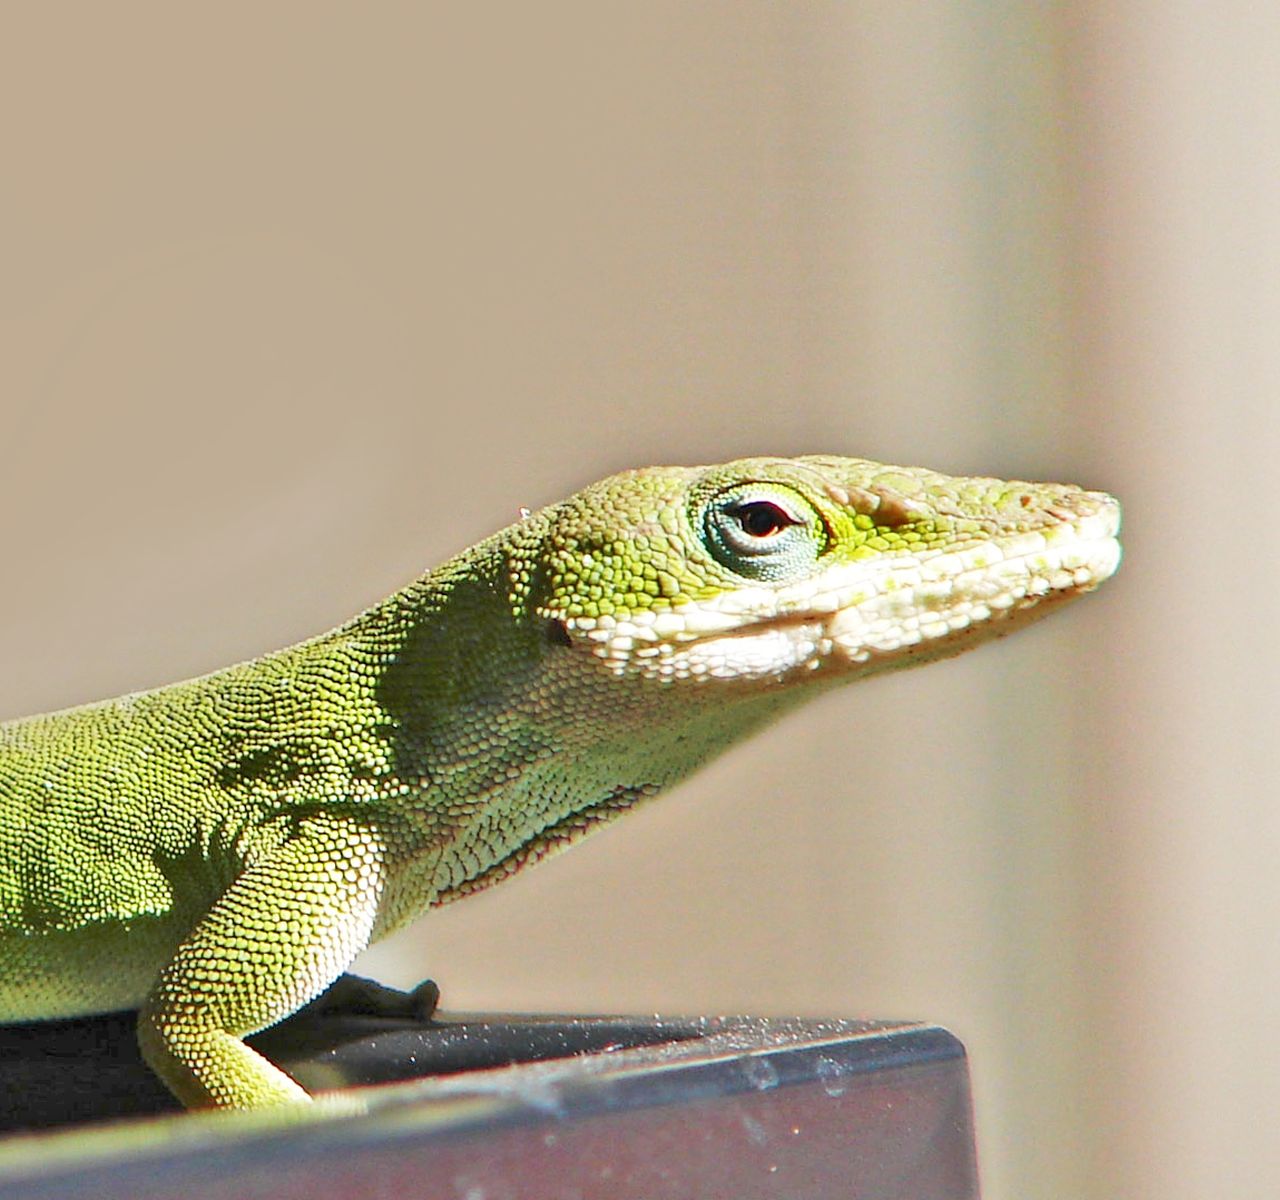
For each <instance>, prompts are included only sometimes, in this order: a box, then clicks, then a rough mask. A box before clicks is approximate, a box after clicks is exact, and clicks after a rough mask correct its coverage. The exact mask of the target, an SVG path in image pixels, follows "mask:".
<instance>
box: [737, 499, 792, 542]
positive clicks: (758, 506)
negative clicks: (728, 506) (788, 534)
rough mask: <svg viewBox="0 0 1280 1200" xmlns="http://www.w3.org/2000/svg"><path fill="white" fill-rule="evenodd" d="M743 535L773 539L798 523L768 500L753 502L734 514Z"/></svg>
mask: <svg viewBox="0 0 1280 1200" xmlns="http://www.w3.org/2000/svg"><path fill="white" fill-rule="evenodd" d="M734 516H736V517H737V518H738V524H739V525H741V526H742V531H743V533H746V534H750V535H751V537H755V538H767V537H772V536H773V535H774V534H776V533H780V532H781V531H782V530H784V529H786V528H787V527H788V526H789V525H794V524H795V523H796V522H795V520H794V518H792V517H791V516H790V514H788V513H787V512H786V511H785V510H784V509H783V508H781V507H780V506H779V505H777V504H772V503H770V502H769V501H768V500H753V501H752V502H751V503H749V504H744V505H742V507H741V508H739V509H738V511H737V512H736V513H735V514H734Z"/></svg>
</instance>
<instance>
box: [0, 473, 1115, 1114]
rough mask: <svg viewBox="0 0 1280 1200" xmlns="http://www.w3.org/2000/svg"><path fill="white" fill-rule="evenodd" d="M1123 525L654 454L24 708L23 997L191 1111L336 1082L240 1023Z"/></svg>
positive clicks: (955, 636) (19, 768) (1052, 592)
mask: <svg viewBox="0 0 1280 1200" xmlns="http://www.w3.org/2000/svg"><path fill="white" fill-rule="evenodd" d="M1119 523H1120V510H1119V506H1118V505H1117V503H1116V501H1115V500H1113V499H1112V498H1111V497H1109V496H1106V495H1103V494H1101V493H1099V492H1088V491H1083V490H1081V489H1079V488H1075V487H1070V486H1067V485H1060V484H1039V483H1018V482H1005V481H1003V480H999V479H966V478H952V477H949V476H946V475H940V474H938V473H936V472H933V471H926V470H920V469H915V468H907V467H892V466H885V465H882V464H879V463H874V462H868V461H865V460H862V459H853V458H836V457H825V456H824V457H808V458H796V459H785V458H754V459H744V460H742V461H739V462H732V463H726V464H725V465H723V466H714V467H650V468H646V469H643V470H636V471H628V472H624V473H623V474H620V475H615V476H613V477H612V478H610V479H606V480H604V481H603V482H601V483H597V484H594V485H593V486H591V487H588V488H586V489H585V490H584V491H581V492H579V493H578V494H577V495H575V496H572V497H570V498H569V499H568V500H565V501H564V502H562V503H560V504H556V505H552V506H551V507H549V508H545V509H542V510H541V511H539V512H536V513H532V514H529V515H527V516H525V517H523V518H522V519H521V520H520V521H519V522H517V523H516V524H515V525H512V526H511V527H510V528H508V529H505V530H503V531H502V532H500V533H497V534H495V535H494V536H493V537H491V538H489V539H488V540H486V541H484V542H481V543H480V544H479V545H477V546H473V547H472V548H471V549H469V550H466V551H464V552H463V553H462V554H460V555H458V556H457V557H456V558H454V559H452V560H450V561H449V562H447V563H445V564H444V565H443V566H441V567H439V568H437V569H436V570H434V571H431V572H430V573H428V574H426V575H424V576H422V577H421V578H419V579H417V580H416V581H414V582H413V583H411V584H409V585H408V586H407V587H405V588H404V589H402V590H401V591H399V592H396V593H395V594H394V595H392V596H389V597H388V598H387V599H386V600H384V601H382V602H381V603H379V604H377V605H375V606H374V607H373V608H371V609H369V610H368V611H367V612H365V613H363V614H361V615H360V616H358V617H356V618H355V619H353V620H351V621H349V622H348V623H346V624H345V625H342V626H340V627H339V628H337V629H335V630H333V631H332V632H330V633H327V634H324V635H322V636H320V637H317V638H314V639H312V640H310V641H306V642H302V643H300V644H299V645H296V646H292V647H290V648H288V649H286V650H282V651H280V652H278V653H276V654H270V655H267V656H265V657H263V658H260V659H256V660H254V661H252V662H247V663H242V664H240V665H238V666H234V667H230V668H228V669H226V670H224V671H219V672H217V673H215V674H212V675H207V676H204V677H203V678H200V679H194V680H190V681H188V682H186V683H178V684H174V685H172V686H170V687H164V688H159V689H157V690H155V691H151V692H144V693H141V694H137V695H130V696H124V697H121V698H119V699H117V700H110V701H106V702H104V703H98V704H91V705H87V706H85V707H82V708H76V709H70V710H67V711H65V712H60V713H53V714H51V715H48V716H40V717H31V718H28V719H26V720H21V721H15V722H11V723H9V724H7V725H0V1020H8V1021H27V1020H34V1019H41V1018H52V1017H66V1016H72V1015H76V1014H83V1013H92V1012H104V1011H110V1010H113V1009H120V1008H128V1007H138V1008H140V1009H141V1012H140V1016H139V1038H140V1041H141V1045H142V1048H143V1052H144V1054H145V1055H146V1058H147V1060H148V1062H149V1063H150V1064H151V1065H152V1067H153V1068H154V1069H155V1070H156V1071H157V1072H158V1073H159V1075H160V1076H161V1078H162V1079H163V1080H164V1081H165V1083H166V1084H167V1085H168V1086H169V1087H170V1089H171V1090H172V1091H173V1092H174V1093H175V1094H176V1095H177V1096H178V1097H179V1098H180V1099H181V1100H182V1101H183V1102H184V1103H186V1104H188V1105H190V1106H206V1105H216V1106H225V1107H235V1108H254V1107H260V1106H264V1105H269V1104H277V1103H282V1102H289V1101H305V1100H307V1099H308V1098H309V1097H308V1096H307V1093H306V1092H304V1091H303V1089H302V1088H301V1087H299V1086H298V1084H296V1083H295V1082H294V1081H293V1080H292V1079H290V1078H289V1076H288V1075H286V1074H285V1073H284V1072H283V1071H281V1070H279V1069H278V1068H276V1067H275V1066H273V1065H272V1064H271V1063H269V1062H268V1061H267V1060H266V1059H265V1058H263V1057H262V1056H261V1055H259V1054H257V1053H256V1052H255V1051H253V1050H251V1049H250V1048H249V1047H247V1046H246V1045H245V1044H244V1042H243V1041H242V1040H241V1039H242V1038H243V1037H244V1036H245V1035H246V1034H248V1033H252V1032H254V1031H256V1030H259V1029H262V1028H265V1027H266V1026H268V1025H272V1024H274V1023H275V1022H277V1021H279V1020H281V1019H282V1018H284V1017H286V1016H288V1015H289V1014H290V1013H292V1012H293V1011H295V1010H296V1009H297V1008H299V1007H300V1006H301V1005H303V1004H304V1003H306V1002H307V1001H308V1000H310V999H311V998H313V997H314V996H316V995H318V994H319V993H320V992H321V991H323V990H324V988H325V987H327V986H328V984H329V983H330V982H331V981H332V980H333V979H335V978H336V977H337V976H338V975H339V974H341V972H342V971H343V970H344V969H345V968H346V967H347V965H348V964H349V963H350V962H351V960H352V959H353V958H354V957H355V956H356V954H358V953H359V952H360V950H362V949H363V948H364V947H365V946H366V945H367V944H368V943H369V942H370V941H372V940H373V939H375V938H378V937H380V936H382V935H383V934H386V933H388V932H390V931H391V930H393V929H395V928H397V927H399V926H400V925H402V924H404V923H405V922H406V921H409V920H411V919H413V918H414V917H416V916H418V915H419V914H421V913H422V912H423V911H425V910H426V909H427V908H429V907H431V906H433V905H437V904H442V903H445V902H447V901H450V900H454V899H456V898H458V897H460V896H464V895H467V894H468V893H470V892H473V891H476V890H478V889H480V888H483V887H486V886H488V885H490V884H492V883H495V882H497V881H499V880H502V879H504V878H506V877H507V876H508V875H511V874H512V873H514V872H515V871H517V870H518V869H519V868H520V867H521V866H523V865H525V864H527V863H530V862H534V861H536V860H537V859H539V858H542V857H544V856H545V855H547V854H548V853H550V852H552V851H554V850H557V849H560V848H562V847H564V846H567V845H569V844H570V843H572V842H574V841H576V840H577V839H578V838H580V837H582V836H583V835H584V834H585V833H587V832H589V831H590V830H591V829H593V828H594V827H596V826H598V825H600V824H601V823H603V822H605V821H608V820H611V819H612V818H614V817H616V816H618V815H620V814H621V813H623V812H625V811H626V810H627V809H628V808H629V807H631V806H632V805H633V804H635V803H636V802H637V801H639V800H641V799H643V798H645V797H649V796H652V795H654V794H655V793H656V792H659V791H661V790H662V789H663V788H665V787H667V786H669V785H670V784H672V783H674V782H675V781H676V780H678V779H680V778H681V777H682V776H684V775H686V774H688V773H689V772H690V771H692V770H693V769H694V768H696V767H697V766H698V765H699V764H701V763H703V762H706V761H707V760H708V759H709V758H711V757H712V756H713V755H715V754H717V753H719V752H720V751H722V750H723V749H725V748H726V747H727V746H729V745H730V744H732V743H733V742H735V741H737V740H739V739H741V738H743V737H745V736H746V735H748V734H749V733H751V732H752V731H753V730H755V729H757V728H759V727H760V725H762V724H763V723H765V722H767V721H769V720H771V719H772V718H774V717H776V716H778V715H779V714H781V713H782V712H784V711H785V710H787V709H788V708H790V707H791V706H793V705H795V704H797V703H799V702H800V701H802V700H804V699H805V698H807V697H809V696H812V695H815V694H816V693H818V692H819V691H821V690H823V689H825V688H828V687H831V686H834V685H836V684H838V683H841V682H844V681H847V680H852V679H856V678H859V677H860V676H863V675H869V674H872V673H874V672H876V671H881V670H888V669H891V668H898V667H904V666H909V665H911V664H913V663H921V662H928V661H930V660H931V659H935V658H941V657H944V656H947V655H951V654H956V653H959V652H960V651H962V650H964V649H966V648H968V647H970V646H973V645H976V644H977V643H979V642H982V641H985V640H989V639H991V638H993V637H997V636H1000V635H1001V634H1004V633H1008V632H1009V631H1011V630H1013V629H1016V628H1018V627H1019V626H1020V625H1022V624H1025V623H1027V622H1028V621H1030V620H1032V619H1034V618H1037V617H1039V616H1041V615H1043V614H1045V613H1047V612H1048V611H1050V610H1051V609H1052V608H1054V607H1055V606H1057V605H1058V604H1060V603H1062V602H1063V601H1065V600H1069V599H1071V598H1072V597H1074V596H1078V595H1080V594H1081V593H1082V592H1086V591H1089V590H1090V589H1092V588H1094V587H1096V586H1097V585H1098V584H1099V583H1101V582H1102V581H1103V580H1104V579H1106V578H1107V577H1108V576H1109V575H1110V574H1111V573H1112V572H1113V571H1114V570H1115V569H1116V566H1117V565H1118V563H1119V559H1120V549H1119V544H1118V543H1117V541H1116V532H1117V530H1118V527H1119Z"/></svg>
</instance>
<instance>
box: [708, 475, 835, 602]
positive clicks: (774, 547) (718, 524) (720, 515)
mask: <svg viewBox="0 0 1280 1200" xmlns="http://www.w3.org/2000/svg"><path fill="white" fill-rule="evenodd" d="M702 532H703V540H704V542H705V544H706V547H707V549H708V550H709V551H710V552H711V555H712V557H713V558H715V559H716V561H717V562H719V563H720V564H721V565H722V566H726V567H728V568H729V570H731V571H733V572H734V573H735V574H737V575H742V576H745V577H746V578H748V579H762V580H777V581H781V580H785V579H792V578H798V577H799V576H802V575H804V574H806V573H807V572H808V570H810V569H811V568H812V566H813V564H814V562H815V561H816V560H817V557H818V555H819V554H820V553H821V552H822V549H823V544H824V542H825V536H824V527H823V525H822V522H821V521H820V520H819V519H818V516H817V514H816V513H815V512H814V510H813V508H812V507H811V506H810V505H809V504H808V503H807V502H806V501H805V500H804V499H803V497H801V496H800V495H799V494H798V493H796V492H792V491H791V490H790V489H789V488H782V487H772V486H766V485H757V486H751V487H743V486H738V487H734V488H730V489H728V490H727V491H724V492H721V493H720V494H719V495H717V496H713V497H712V498H711V500H710V501H709V503H708V504H707V506H706V508H705V509H704V510H703V518H702Z"/></svg>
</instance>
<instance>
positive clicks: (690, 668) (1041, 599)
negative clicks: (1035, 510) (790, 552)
mask: <svg viewBox="0 0 1280 1200" xmlns="http://www.w3.org/2000/svg"><path fill="white" fill-rule="evenodd" d="M1096 500H1097V503H1096V505H1095V507H1093V508H1092V509H1091V510H1090V511H1088V512H1086V513H1084V514H1072V515H1070V516H1065V515H1064V517H1063V519H1062V520H1060V521H1057V522H1055V523H1053V524H1048V525H1045V526H1043V527H1041V528H1039V529H1034V530H1029V531H1020V532H1017V533H1012V534H1005V535H1001V534H998V533H997V534H994V535H992V536H990V537H987V538H984V539H981V540H975V541H973V542H971V544H969V545H967V546H965V547H964V548H963V549H960V550H951V551H939V552H936V553H932V554H930V553H925V554H920V555H912V554H905V553H903V554H893V555H884V556H882V557H880V558H876V559H871V560H863V561H857V562H849V563H843V564H839V565H836V566H831V567H828V568H827V569H826V570H824V571H822V572H820V573H819V574H817V575H815V576H814V577H813V578H811V579H808V580H804V581H801V582H799V583H793V584H788V585H786V586H783V587H778V588H772V587H767V586H761V585H745V586H743V587H741V588H737V589H734V590H732V591H728V592H724V593H722V594H721V595H719V596H716V597H714V598H712V599H710V600H700V601H696V602H691V603H689V604H686V605H682V606H680V607H678V608H675V609H672V610H670V611H668V612H662V613H656V614H655V613H652V612H646V613H639V614H634V615H632V616H630V617H604V618H598V619H595V620H591V621H586V620H577V621H575V622H572V623H571V629H572V632H573V633H574V634H575V635H576V636H578V637H585V638H586V639H587V640H588V644H590V646H591V649H592V651H593V653H594V654H595V655H596V656H597V657H598V658H600V659H603V660H604V662H605V663H606V664H607V666H608V667H609V668H610V669H611V670H612V671H614V672H615V673H616V674H619V675H624V674H635V675H640V676H643V677H646V678H651V679H656V680H660V681H677V680H693V681H699V680H707V681H710V680H724V681H732V680H742V681H767V680H778V679H783V678H787V677H791V676H792V675H794V674H795V673H797V672H813V673H819V674H823V675H825V674H828V673H837V672H838V673H839V674H841V675H847V674H849V673H854V674H865V673H870V672H872V671H876V670H882V669H887V668H890V667H893V666H906V665H908V664H911V663H917V662H927V661H931V660H933V659H936V658H942V657H946V656H948V655H951V654H957V653H959V652H960V651H962V650H964V649H965V648H966V647H967V646H968V645H969V644H971V643H972V642H975V641H978V640H981V639H982V638H983V637H989V636H993V635H995V632H996V631H995V630H988V629H987V628H986V627H987V626H988V625H991V624H993V623H999V624H1000V625H1001V626H1002V628H1001V629H1000V631H999V633H1000V634H1004V633H1008V632H1012V631H1013V630H1014V629H1016V628H1019V627H1020V626H1022V625H1024V624H1027V623H1029V622H1030V621H1032V620H1036V619H1038V618H1040V617H1041V616H1043V615H1046V614H1047V613H1048V612H1050V611H1052V610H1053V609H1054V608H1056V607H1058V606H1059V605H1060V603H1061V602H1062V601H1064V600H1068V599H1071V598H1073V597H1075V596H1078V595H1081V594H1083V593H1085V592H1088V591H1092V590H1093V589H1094V588H1096V587H1097V586H1098V585H1099V584H1100V583H1102V582H1103V581H1104V580H1105V579H1107V578H1108V577H1109V576H1110V575H1111V574H1113V573H1114V571H1115V570H1116V568H1117V567H1118V566H1119V563H1120V545H1119V542H1118V541H1117V539H1116V534H1117V533H1118V531H1119V525H1120V508H1119V505H1118V504H1117V503H1116V502H1115V501H1114V500H1112V499H1111V498H1110V497H1108V496H1103V495H1101V494H1098V495H1097V497H1096Z"/></svg>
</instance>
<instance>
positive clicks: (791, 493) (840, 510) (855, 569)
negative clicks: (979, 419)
mask: <svg viewBox="0 0 1280 1200" xmlns="http://www.w3.org/2000/svg"><path fill="white" fill-rule="evenodd" d="M545 515H546V517H547V520H548V525H547V530H548V533H547V540H546V542H544V544H543V545H544V554H543V556H542V561H543V563H544V564H545V575H544V576H543V578H542V580H541V581H540V582H539V584H538V585H536V596H535V597H534V600H535V607H536V611H537V613H538V616H539V617H540V618H541V619H544V620H546V621H549V622H550V623H551V628H552V629H553V631H554V633H555V636H556V637H557V638H558V639H559V640H561V641H562V642H564V643H565V644H566V645H568V646H570V647H572V648H577V649H580V650H584V651H587V652H590V653H591V654H592V655H594V656H595V657H596V658H598V659H599V660H601V661H602V663H603V664H605V665H606V666H607V667H608V668H609V669H610V670H612V671H613V672H615V673H616V674H618V675H634V676H640V677H643V678H648V679H653V680H657V681H676V680H691V681H711V680H727V681H741V682H744V683H748V682H755V683H760V682H770V681H776V680H780V679H784V678H787V679H791V678H795V676H796V675H797V674H810V673H811V674H812V676H813V677H814V678H815V679H817V678H827V677H835V676H849V675H851V674H859V675H860V674H868V673H871V672H873V671H876V670H883V669H887V668H892V667H899V666H906V665H910V664H912V663H916V662H926V661H930V660H932V659H935V658H941V657H944V656H946V655H949V654H956V653H959V652H960V651H961V650H963V649H965V648H966V647H967V646H969V645H970V644H973V643H976V642H979V641H983V640H987V639H989V638H991V637H995V636H998V635H1000V634H1002V633H1005V632H1009V631H1011V630H1012V629H1014V628H1016V627H1017V626H1019V625H1021V624H1024V623H1026V622H1027V621H1028V620H1031V619H1034V618H1035V617H1038V616H1040V615H1042V614H1043V613H1045V612H1046V611H1048V610H1050V609H1051V608H1053V607H1056V604H1057V602H1061V601H1062V600H1066V599H1069V598H1071V597H1073V596H1076V595H1079V594H1081V593H1082V592H1086V591H1089V590H1091V589H1092V588H1094V587H1096V586H1097V585H1098V584H1099V583H1101V582H1102V581H1103V580H1104V579H1106V578H1107V577H1108V576H1109V575H1111V574H1112V572H1113V571H1115V569H1116V567H1117V566H1118V564H1119V561H1120V548H1119V543H1118V542H1117V540H1116V533H1117V530H1118V528H1119V523H1120V509H1119V505H1118V504H1117V503H1116V501H1115V500H1113V499H1112V498H1111V497H1110V496H1107V495H1104V494H1103V493H1100V492H1089V491H1084V490H1082V489H1080V488H1077V487H1072V486H1069V485H1063V484H1041V483H1022V482H1006V481H1002V480H997V479H986V478H959V477H950V476H946V475H941V474H938V473H937V472H934V471H927V470H922V469H917V468H908V467H891V466H885V465H883V464H879V463H873V462H868V461H866V460H862V459H853V458H836V457H826V456H813V457H805V458H795V459H783V458H753V459H744V460H741V461H738V462H732V463H727V464H725V465H723V466H716V467H696V468H688V467H670V468H650V469H648V470H645V471H639V472H637V471H632V472H624V473H623V474H621V475H615V476H613V477H612V478H610V479H606V480H604V481H602V482H601V483H598V484H596V485H594V486H593V487H590V488H588V489H586V490H585V491H583V492H580V493H579V494H578V495H576V496H574V497H573V498H572V499H571V500H568V501H566V502H565V503H564V504H562V505H558V506H555V507H554V508H552V509H550V510H547V512H546V514H545Z"/></svg>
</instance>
